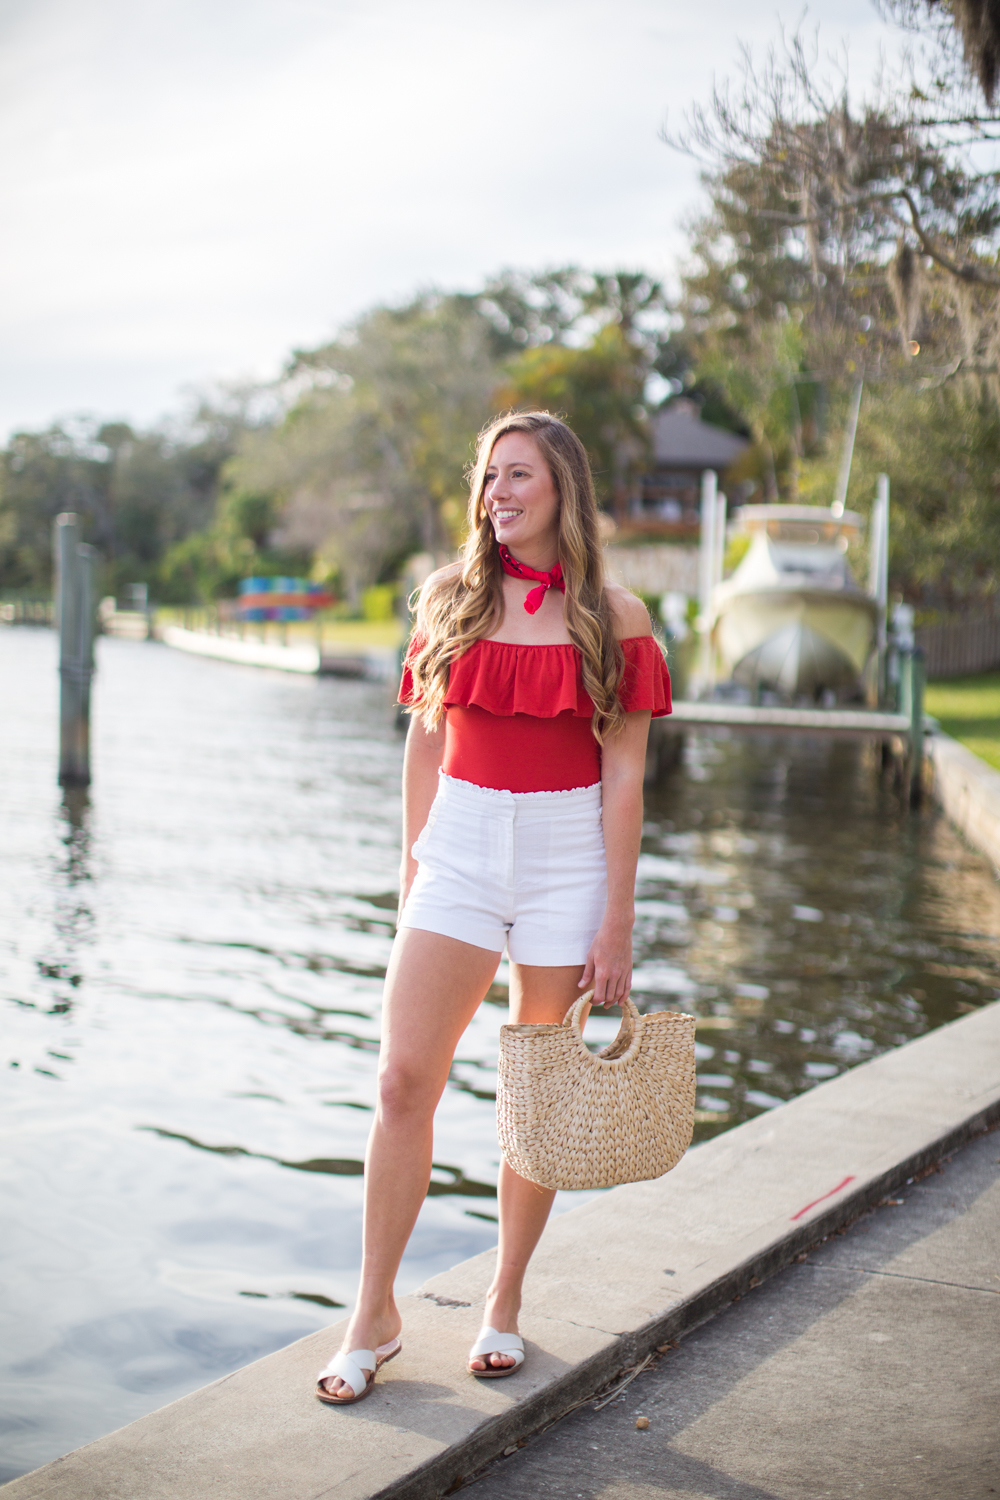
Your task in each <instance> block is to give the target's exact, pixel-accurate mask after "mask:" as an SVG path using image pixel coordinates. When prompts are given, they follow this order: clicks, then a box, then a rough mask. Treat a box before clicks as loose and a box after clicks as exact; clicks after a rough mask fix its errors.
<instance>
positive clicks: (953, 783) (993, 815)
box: [925, 730, 1000, 870]
mask: <svg viewBox="0 0 1000 1500" xmlns="http://www.w3.org/2000/svg"><path fill="white" fill-rule="evenodd" d="M925 754H926V756H927V760H928V762H929V764H930V767H931V787H932V791H933V794H934V796H935V798H936V799H937V801H938V802H939V803H940V804H941V806H942V808H943V809H944V811H945V812H946V813H947V815H948V817H949V818H950V819H951V821H952V822H953V823H954V824H955V827H956V828H958V829H959V830H960V832H961V833H963V834H964V835H965V837H966V838H967V839H968V841H969V843H970V844H972V845H973V847H974V848H976V849H978V850H980V852H981V853H983V854H985V855H986V857H987V859H988V860H989V861H990V863H991V864H992V865H993V868H994V869H995V870H1000V771H995V770H994V769H993V767H992V766H988V765H987V764H986V762H985V761H984V760H980V758H979V756H978V755H974V754H973V753H972V751H971V750H968V749H966V747H965V746H964V745H961V744H959V742H958V740H953V739H952V737H951V735H949V734H942V733H941V732H940V731H939V730H938V731H936V732H935V733H934V734H933V735H929V736H928V737H927V741H926V750H925Z"/></svg>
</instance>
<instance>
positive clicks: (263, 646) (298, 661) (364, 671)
mask: <svg viewBox="0 0 1000 1500" xmlns="http://www.w3.org/2000/svg"><path fill="white" fill-rule="evenodd" d="M157 634H158V636H159V638H160V640H161V641H163V643H164V645H166V646H172V647H173V648H174V650H176V651H187V652H189V653H190V654H191V655H193V656H207V657H211V658H213V659H214V660H216V661H229V662H236V663H238V664H239V665H241V666H245V667H270V668H272V669H273V670H276V671H279V672H299V673H303V674H305V675H306V676H313V677H317V676H318V677H361V678H368V679H369V680H373V681H378V682H384V681H387V680H388V679H389V678H390V677H392V676H393V674H394V673H395V672H396V670H397V668H398V665H399V653H398V651H396V650H394V649H393V648H392V647H390V646H369V647H366V648H365V649H364V650H363V651H358V650H357V649H353V648H351V647H350V646H348V647H346V648H345V649H344V650H337V649H336V647H330V646H329V645H325V646H324V647H323V648H322V649H321V648H320V646H319V645H317V644H316V643H315V642H308V643H305V642H304V643H302V644H301V645H294V646H283V645H276V644H274V643H272V642H271V641H261V640H253V639H248V638H241V637H239V636H237V635H222V634H219V635H216V634H214V633H212V632H209V631H206V630H187V629H185V628H184V627H183V626H181V625H165V626H163V627H162V628H161V629H160V630H159V631H158V632H157Z"/></svg>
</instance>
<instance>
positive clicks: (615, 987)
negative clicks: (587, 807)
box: [580, 711, 652, 1005]
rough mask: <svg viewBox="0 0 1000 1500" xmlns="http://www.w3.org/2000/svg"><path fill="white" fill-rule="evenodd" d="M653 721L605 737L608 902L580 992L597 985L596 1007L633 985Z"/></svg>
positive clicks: (637, 717) (638, 717)
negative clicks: (639, 868)
mask: <svg viewBox="0 0 1000 1500" xmlns="http://www.w3.org/2000/svg"><path fill="white" fill-rule="evenodd" d="M651 717H652V715H651V714H650V713H649V712H648V711H643V712H640V713H631V714H626V715H625V728H624V729H623V730H622V731H621V733H620V734H614V735H610V734H609V735H608V736H607V737H606V738H605V741H604V750H603V753H602V756H601V801H602V805H603V810H604V816H603V822H604V850H605V855H606V858H607V864H608V901H607V905H606V907H605V908H604V920H603V922H602V923H601V925H600V927H599V928H598V931H597V936H596V937H595V938H594V941H593V943H592V944H591V947H590V952H589V953H588V954H587V964H586V967H585V968H584V971H583V975H582V977H581V979H580V988H581V989H582V990H587V989H590V988H591V986H593V990H594V1004H595V1005H616V1004H618V1003H619V1002H620V1001H622V1000H623V999H624V998H625V996H626V995H627V994H628V992H629V989H630V988H631V985H632V924H633V923H634V921H635V867H636V864H637V862H638V859H639V842H640V840H641V838H642V780H643V773H644V771H645V768H646V739H647V736H648V734H649V721H650V719H651Z"/></svg>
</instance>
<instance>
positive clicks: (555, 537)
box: [316, 412, 670, 1405]
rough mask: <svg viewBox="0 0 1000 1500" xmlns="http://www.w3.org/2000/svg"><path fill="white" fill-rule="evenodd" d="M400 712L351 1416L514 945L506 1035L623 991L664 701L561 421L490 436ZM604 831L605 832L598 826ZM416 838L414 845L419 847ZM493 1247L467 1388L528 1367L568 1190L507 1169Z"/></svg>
mask: <svg viewBox="0 0 1000 1500" xmlns="http://www.w3.org/2000/svg"><path fill="white" fill-rule="evenodd" d="M400 701H401V702H403V703H405V704H406V705H407V706H408V707H409V708H410V710H411V712H412V714H413V718H412V721H411V725H410V731H409V734H408V736H407V742H406V755H405V760H404V770H403V850H404V853H403V861H402V868H401V872H400V875H401V878H400V887H401V889H400V917H399V924H398V932H397V936H396V941H395V943H394V945H393V949H392V954H391V957H390V960H389V968H388V973H387V975H386V987H385V1001H384V1009H383V1024H382V1046H381V1058H380V1066H379V1084H378V1104H377V1108H376V1114H375V1122H374V1125H373V1127H372V1132H371V1137H370V1139H369V1143H368V1152H367V1158H366V1163H365V1216H364V1255H363V1263H362V1275H361V1286H360V1290H359V1294H358V1301H357V1306H356V1308H355V1311H354V1314H353V1316H352V1317H351V1320H350V1322H349V1324H348V1327H347V1336H346V1338H345V1340H344V1344H343V1348H342V1350H341V1352H340V1354H338V1355H337V1356H336V1357H335V1359H334V1360H332V1361H331V1363H330V1364H329V1365H328V1366H327V1368H326V1369H325V1370H324V1371H322V1372H321V1374H320V1376H319V1378H318V1384H317V1390H316V1394H317V1395H318V1396H319V1398H320V1400H322V1401H326V1402H328V1403H330V1404H334V1405H341V1404H345V1403H348V1402H353V1401H358V1400H360V1399H361V1398H362V1397H363V1396H366V1395H367V1394H368V1392H369V1391H370V1390H371V1388H372V1384H373V1382H374V1378H375V1373H376V1371H377V1369H378V1368H379V1366H380V1365H382V1364H383V1363H385V1361H386V1360H388V1359H391V1358H392V1357H393V1356H394V1355H395V1354H397V1353H398V1352H399V1349H400V1341H399V1333H400V1327H401V1319H400V1316H399V1312H398V1311H397V1308H396V1304H395V1302H394V1300H393V1282H394V1279H395V1276H396V1271H397V1269H398V1267H399V1263H400V1260H401V1258H402V1255H403V1251H404V1249H405V1247H406V1242H407V1240H408V1239H409V1236H410V1232H411V1230H412V1228H413V1225H414V1223H415V1221H416V1217H417V1214H418V1212H419V1210H420V1205H421V1204H422V1202H423V1200H424V1196H425V1194H426V1191H427V1184H428V1182H429V1180H430V1170H431V1144H432V1128H433V1118H434V1110H435V1108H436V1106H437V1102H438V1100H439V1098H440V1097H441V1094H442V1092H443V1090H444V1086H445V1083H446V1081H447V1077H448V1070H449V1068H450V1066H451V1062H452V1058H453V1056H454V1052H455V1047H456V1045H457V1043H458V1039H459V1037H460V1036H461V1035H462V1032H463V1031H464V1030H465V1028H466V1026H467V1025H468V1024H469V1021H470V1020H471V1018H472V1016H473V1014H474V1012H475V1011H476V1009H477V1007H478V1006H479V1005H480V1003H481V1002H482V1000H483V997H484V996H485V994H486V992H487V990H488V989H489V986H490V984H491V982H492V980H493V977H494V975H495V973H496V969H497V963H498V961H499V959H500V956H501V953H502V952H503V949H504V946H505V944H506V947H507V951H508V956H509V958H510V970H511V982H510V1005H511V1019H512V1020H514V1021H522V1022H529V1023H543V1022H550V1023H551V1022H559V1021H562V1019H563V1017H564V1016H565V1014H566V1012H567V1010H568V1009H569V1007H570V1006H571V1005H572V1003H573V1001H574V1000H575V999H577V998H578V996H579V994H580V992H581V991H582V990H586V989H588V988H592V989H593V991H594V1003H595V1004H597V1005H615V1004H617V1003H619V1002H620V1001H621V1000H622V999H623V998H624V997H625V996H626V995H627V994H628V992H629V986H630V984H631V974H632V924H633V918H634V892H635V870H636V861H637V859H638V854H639V840H640V835H641V830H642V778H643V768H644V765H645V755H646V737H647V734H648V731H649V721H650V717H651V714H653V713H655V714H664V713H669V711H670V683H669V677H668V675H667V671H666V667H665V664H664V661H663V657H662V655H661V653H660V651H659V649H658V648H657V646H656V643H655V641H654V640H653V638H652V635H651V632H650V625H649V616H648V614H647V613H646V610H645V608H644V606H643V605H642V603H641V602H640V601H639V600H638V599H636V598H635V597H634V595H632V594H630V593H628V592H627V590H625V589H622V588H618V587H617V586H616V585H614V584H610V583H607V582H605V580H604V573H603V554H602V548H601V542H600V535H599V528H598V512H597V505H596V502H595V499H594V490H593V482H592V479H591V475H590V469H589V466H588V464H587V457H586V454H585V452H584V449H583V445H582V444H581V443H580V441H579V439H578V438H577V437H576V436H575V435H574V434H573V433H572V432H571V431H570V429H569V428H568V427H567V426H565V424H564V423H562V422H559V421H557V420H556V419H555V418H554V417H551V416H549V415H548V413H547V412H532V413H528V414H526V415H511V416H507V417H502V418H500V419H499V420H498V421H496V422H494V423H493V424H492V425H491V426H490V427H488V428H487V429H486V430H485V431H484V432H483V434H482V435H481V437H480V440H479V447H478V454H477V459H476V464H475V467H474V469H473V475H472V484H471V493H470V499H469V539H468V541H467V542H466V544H465V548H464V557H463V560H462V562H460V563H455V564H453V565H452V566H450V567H447V568H442V569H440V570H439V571H438V572H437V573H435V574H433V575H432V576H431V577H430V578H429V579H428V581H427V583H426V584H425V585H424V588H423V590H422V591H421V598H420V607H419V610H418V613H417V622H416V630H415V632H414V636H413V640H412V642H411V645H410V649H409V651H408V652H407V662H406V670H405V671H404V675H403V685H402V688H401V690H400ZM602 825H603V826H602ZM418 835H419V837H418ZM497 1192H498V1198H499V1203H500V1243H499V1248H498V1252H497V1265H496V1274H495V1276H494V1278H493V1283H492V1285H491V1287H490V1290H489V1294H488V1296H487V1299H486V1308H485V1318H484V1326H483V1330H482V1334H481V1336H480V1339H479V1340H478V1341H477V1343H476V1344H475V1345H474V1346H473V1348H472V1351H471V1353H470V1356H469V1370H470V1372H471V1373H472V1374H473V1375H478V1376H486V1377H493V1378H496V1377H498V1376H505V1375H509V1374H510V1373H511V1372H512V1371H513V1370H515V1369H516V1368H517V1367H518V1366H519V1365H520V1364H521V1363H522V1362H523V1360H524V1346H523V1343H522V1342H521V1339H520V1338H519V1337H518V1334H517V1315H518V1310H519V1308H520V1304H521V1283H522V1281H523V1278H524V1273H525V1270H526V1269H527V1265H528V1261H529V1259H530V1257H531V1254H532V1252H533V1250H534V1248H535V1245H536V1244H537V1243H538V1239H539V1237H540V1235H541V1233H542V1230H543V1228H544V1227H545V1221H546V1219H547V1218H548V1214H549V1209H550V1208H551V1206H552V1199H553V1197H554V1194H553V1193H552V1192H550V1191H548V1190H547V1189H544V1188H540V1187H538V1186H537V1185H536V1184H534V1183H531V1182H528V1181H526V1180H525V1179H524V1178H522V1177H519V1176H517V1174H516V1173H515V1172H513V1171H512V1170H511V1169H510V1167H509V1166H508V1165H507V1164H506V1162H501V1165H500V1181H499V1186H498V1190H497Z"/></svg>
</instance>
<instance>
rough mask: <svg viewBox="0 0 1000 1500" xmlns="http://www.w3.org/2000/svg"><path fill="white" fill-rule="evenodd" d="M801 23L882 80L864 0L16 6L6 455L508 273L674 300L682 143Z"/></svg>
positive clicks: (3, 140)
mask: <svg viewBox="0 0 1000 1500" xmlns="http://www.w3.org/2000/svg"><path fill="white" fill-rule="evenodd" d="M803 19H804V25H805V28H806V29H807V30H811V29H812V28H813V27H814V26H815V25H816V24H819V26H820V35H821V50H822V52H823V53H825V54H833V53H836V52H837V50H838V49H839V48H841V47H842V46H844V45H845V44H846V46H847V48H848V56H849V62H850V71H851V76H852V79H853V80H854V81H855V82H857V81H858V80H864V79H867V78H868V77H870V76H871V75H872V73H873V72H874V71H875V68H876V67H877V64H878V59H879V49H880V47H881V46H882V45H883V44H884V43H885V41H886V39H887V37H888V35H889V34H888V33H887V31H886V28H885V27H884V25H883V23H882V22H880V20H879V18H878V15H877V13H876V11H875V8H874V5H873V4H872V3H871V0H814V3H812V4H811V5H810V6H809V8H808V10H806V9H805V7H804V6H803V5H802V4H801V3H799V4H789V3H786V0H777V3H767V0H764V3H758V0H702V3H700V4H697V3H692V0H505V3H504V4H503V5H502V6H501V5H499V4H497V3H496V0H490V3H486V0H0V350H2V355H0V440H3V439H4V438H5V437H6V435H8V434H10V433H11V432H12V431H14V430H17V429H19V428H37V427H42V426H45V425H48V423H50V422H51V421H53V420H55V419H57V418H65V417H68V416H71V415H74V414H80V413H94V414H96V415H98V416H100V417H102V418H114V419H119V418H120V419H125V420H130V421H132V422H135V423H138V424H149V423H152V422H155V421H157V420H158V419H160V418H161V417H162V416H164V414H166V413H169V412H176V411H178V410H180V409H181V408H182V407H183V405H184V403H185V401H188V400H190V393H191V391H192V390H194V389H198V388H205V387H206V386H209V385H211V384H212V383H214V382H226V381H233V382H236V381H242V380H267V379H272V378H274V377H275V376H276V375H277V374H278V373H279V371H280V370H281V367H282V365H283V363H284V361H285V359H286V358H287V356H288V354H289V352H290V351H291V349H293V348H296V347H298V348H303V347H309V346H311V345H315V344H319V343H321V342H323V341H324V340H325V339H328V338H329V337H330V336H331V335H332V334H333V333H334V331H335V330H336V329H337V327H338V326H340V325H341V324H343V323H344V322H345V321H347V320H349V319H350V318H351V317H353V316H356V315H357V314H358V313H360V312H361V311H363V310H364V309H365V308H366V307H368V306H371V305H372V304H373V303H376V302H383V301H401V300H403V299H405V298H406V297H408V296H409V295H411V294H412V293H413V292H415V291H417V290H420V289H423V288H427V287H441V288H446V289H453V288H454V289H458V288H461V289H466V290H472V289H474V288H475V287H476V286H477V285H480V284H481V283H482V281H483V280H484V279H485V278H486V277H487V276H488V275H490V274H491V273H493V272H495V271H497V270H499V269H501V268H503V267H511V266H514V267H521V268H528V269H542V268H544V267H546V266H555V265H565V264H570V263H572V264H577V265H581V266H584V267H588V268H593V269H605V270H610V269H616V268H636V269H643V270H647V271H650V272H652V273H654V274H656V275H658V276H665V277H669V276H670V275H671V273H673V272H675V271H676V267H677V264H678V260H679V257H681V256H682V254H683V249H684V235H683V224H684V220H685V218H686V217H689V216H690V215H691V214H692V212H693V211H694V210H695V209H696V208H697V206H698V204H699V201H700V199H699V191H700V190H699V185H698V169H697V166H696V164H695V163H693V162H692V161H691V160H690V159H689V158H687V157H685V156H683V155H681V154H679V153H677V152H675V151H673V150H671V149H670V148H669V147H667V146H666V145H665V144H663V142H662V140H661V139H660V132H661V130H662V128H663V126H664V123H665V121H666V122H669V123H670V124H671V125H679V124H680V123H681V120H682V117H683V115H684V113H685V111H686V110H687V109H688V108H690V106H691V105H692V104H693V103H696V102H698V101H701V102H705V101H706V100H707V99H708V97H709V95H710V91H711V88H712V82H713V78H717V79H720V80H721V79H723V78H725V77H726V76H727V75H728V76H732V75H733V74H734V73H735V71H736V65H737V62H738V53H739V46H740V44H741V43H747V44H749V45H751V47H752V48H753V49H754V52H755V55H756V56H757V57H758V58H762V57H763V55H764V52H765V50H766V48H767V46H768V44H769V43H772V42H774V41H776V40H777V39H778V37H779V35H780V26H781V25H784V26H785V28H786V29H794V28H795V26H796V25H797V24H798V23H800V22H802V21H803Z"/></svg>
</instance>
